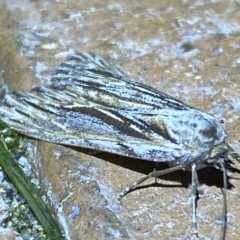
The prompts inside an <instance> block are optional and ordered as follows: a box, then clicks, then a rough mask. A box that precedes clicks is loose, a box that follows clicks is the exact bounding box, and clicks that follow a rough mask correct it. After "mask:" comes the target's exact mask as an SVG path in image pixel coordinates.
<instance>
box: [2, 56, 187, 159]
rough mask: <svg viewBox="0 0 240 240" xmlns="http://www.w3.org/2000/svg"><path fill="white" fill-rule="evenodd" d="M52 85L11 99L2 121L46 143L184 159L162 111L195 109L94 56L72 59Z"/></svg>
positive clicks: (7, 98)
mask: <svg viewBox="0 0 240 240" xmlns="http://www.w3.org/2000/svg"><path fill="white" fill-rule="evenodd" d="M51 81H52V83H51V84H50V85H48V86H38V87H35V88H33V89H32V90H31V91H30V92H28V93H26V94H24V93H21V92H12V93H10V94H7V95H6V96H5V98H4V100H3V101H2V103H1V106H0V117H1V119H2V120H3V121H4V122H5V123H7V124H8V125H9V126H11V128H13V129H15V130H16V131H18V132H21V133H22V134H25V135H27V136H31V137H33V138H37V139H41V140H45V141H51V142H55V143H60V144H65V145H72V146H80V147H86V148H92V149H96V150H101V151H106V152H111V153H115V154H120V155H124V156H129V157H136V158H143V159H146V160H153V161H154V160H155V161H172V160H174V158H175V157H176V156H177V157H179V156H181V145H179V144H178V143H177V142H176V141H175V140H174V139H171V137H170V135H169V133H168V129H166V126H165V122H164V121H166V120H162V118H161V112H162V110H164V109H171V110H173V111H174V109H176V110H188V109H190V107H189V106H187V105H185V104H184V103H181V102H179V101H178V100H176V99H174V98H172V97H170V96H168V95H166V94H164V93H162V92H160V91H157V90H155V89H153V88H151V87H149V86H146V85H144V84H141V83H137V82H134V81H131V80H129V79H127V78H126V77H125V76H124V75H123V74H122V73H121V72H120V71H119V70H118V69H117V68H116V67H115V66H114V65H112V64H111V63H109V62H108V61H106V60H104V59H103V58H101V57H99V56H98V55H95V54H92V53H76V54H73V55H71V56H70V57H69V58H68V59H67V60H66V61H65V62H63V63H62V64H61V65H60V66H59V67H57V69H56V70H55V71H54V72H53V74H52V79H51ZM164 119H165V118H164ZM172 149H175V153H174V154H173V153H171V151H172ZM185 154H186V152H185Z"/></svg>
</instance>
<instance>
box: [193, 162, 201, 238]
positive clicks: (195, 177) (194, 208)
mask: <svg viewBox="0 0 240 240" xmlns="http://www.w3.org/2000/svg"><path fill="white" fill-rule="evenodd" d="M191 170H192V183H191V195H192V223H193V231H194V234H195V236H196V237H197V238H198V229H197V194H198V190H197V188H198V185H199V181H198V175H197V167H196V164H195V163H193V164H192V165H191Z"/></svg>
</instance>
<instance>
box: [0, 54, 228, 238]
mask: <svg viewBox="0 0 240 240" xmlns="http://www.w3.org/2000/svg"><path fill="white" fill-rule="evenodd" d="M0 118H1V120H2V121H4V122H5V123H6V124H7V125H8V126H10V127H11V128H12V129H14V130H16V131H18V132H20V133H22V134H24V135H27V136H30V137H33V138H36V139H41V140H45V141H49V142H54V143H58V144H64V145H70V146H79V147H84V148H89V149H94V150H100V151H103V152H109V153H113V154H118V155H122V156H127V157H132V158H136V159H144V160H149V161H154V162H166V163H167V164H168V165H169V168H168V169H166V170H160V171H153V172H151V173H149V174H148V175H146V176H144V177H143V178H141V179H139V180H138V181H136V182H135V183H134V184H133V185H132V186H131V187H129V188H127V189H126V190H125V191H124V192H122V193H121V194H120V198H122V197H123V196H124V195H125V194H127V193H128V192H129V191H130V190H131V189H133V188H135V187H136V186H137V185H139V184H140V183H142V182H144V181H145V180H147V179H148V178H150V177H159V176H161V175H164V174H167V173H170V172H173V171H176V170H180V169H183V170H187V171H191V172H192V183H191V189H192V196H193V201H192V202H193V225H194V232H195V234H196V235H197V226H196V225H197V221H196V196H197V186H198V178H197V170H198V169H201V168H204V167H206V166H213V167H215V168H218V169H220V170H222V171H223V178H224V186H225V187H224V189H225V190H226V185H227V180H226V170H225V168H226V167H227V168H228V167H230V166H231V165H232V162H231V161H230V160H229V159H228V155H229V154H230V153H231V151H232V150H231V149H230V147H229V146H228V145H227V144H226V143H225V139H226V137H227V134H226V132H225V130H224V128H223V126H222V124H221V123H220V121H219V120H218V119H216V118H214V117H213V116H210V115H209V114H207V113H204V112H202V111H200V110H197V109H195V108H193V107H191V106H189V105H187V104H185V103H183V102H181V101H179V100H178V99H176V98H173V97H171V96H169V95H167V94H165V93H163V92H161V91H158V90H156V89H154V88H152V87H150V86H147V85H144V84H142V83H138V82H135V81H132V80H130V79H128V78H127V77H126V76H125V75H124V74H123V73H122V72H121V71H120V70H118V68H117V67H115V66H114V65H113V64H112V63H110V62H109V61H107V60H105V59H103V58H102V57H100V56H98V55H96V54H94V53H74V54H72V55H70V56H69V57H68V58H67V60H66V61H64V62H63V63H62V64H60V65H59V66H58V67H57V68H56V70H55V71H54V72H53V73H52V77H51V83H50V84H49V85H46V86H37V87H34V88H33V89H32V90H31V91H29V92H27V93H23V92H20V91H13V92H11V93H8V94H6V95H5V97H4V99H3V100H2V102H1V104H0ZM225 214H226V210H225V212H224V213H223V216H224V217H223V221H224V224H225ZM221 238H222V239H224V231H223V233H222V236H221Z"/></svg>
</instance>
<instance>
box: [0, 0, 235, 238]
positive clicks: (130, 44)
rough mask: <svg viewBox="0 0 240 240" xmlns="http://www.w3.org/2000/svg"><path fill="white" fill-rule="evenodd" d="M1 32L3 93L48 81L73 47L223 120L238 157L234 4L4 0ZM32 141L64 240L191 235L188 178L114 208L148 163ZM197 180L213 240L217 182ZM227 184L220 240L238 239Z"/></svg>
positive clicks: (204, 224)
mask: <svg viewBox="0 0 240 240" xmlns="http://www.w3.org/2000/svg"><path fill="white" fill-rule="evenodd" d="M0 29H1V31H0V67H1V69H2V71H3V78H4V80H5V82H6V84H7V85H8V86H9V89H11V90H28V89H30V88H31V87H33V86H34V85H36V84H47V83H49V80H50V73H51V72H52V71H53V69H54V67H55V66H57V65H58V64H59V63H60V62H62V61H63V60H64V59H65V57H66V56H67V55H68V54H69V53H70V52H71V51H73V50H75V51H91V52H95V53H98V54H100V55H102V56H105V57H109V58H111V59H112V60H113V61H115V62H116V63H118V65H119V67H120V68H121V69H122V70H123V71H124V72H125V73H126V74H127V75H128V76H129V77H130V78H132V79H135V80H136V81H141V82H144V83H147V84H149V85H151V86H153V87H155V88H158V89H159V90H162V91H164V92H167V93H169V94H171V95H173V96H175V97H177V98H179V99H181V100H183V101H185V102H186V103H188V104H191V105H192V106H195V107H197V108H199V109H201V110H204V111H206V112H208V113H210V114H212V115H214V116H216V117H218V118H220V119H223V120H224V122H225V128H226V130H227V132H228V134H229V138H228V142H230V143H232V146H233V147H234V149H235V150H236V151H239V142H238V140H239V132H240V118H239V109H240V105H239V98H240V87H239V86H240V84H239V75H240V70H239V69H240V57H239V56H240V55H239V53H240V44H239V42H240V18H239V3H238V2H237V1H170V2H169V1H124V2H123V3H121V2H119V1H96V0H93V1H85V0H83V1H76V0H69V1H43V0H36V1H29V0H23V1H19V2H18V3H16V2H13V1H11V0H5V1H1V3H0ZM32 144H33V145H34V146H35V147H34V149H37V154H36V155H35V161H33V163H32V164H33V167H34V168H35V169H36V175H37V176H38V178H39V181H40V183H41V186H42V191H43V192H44V193H45V194H47V195H48V196H49V198H50V200H51V202H52V206H53V212H55V214H56V216H57V218H58V220H59V222H60V224H61V225H62V227H63V229H64V232H65V234H66V238H67V239H72V240H78V239H146V238H148V239H190V238H191V237H192V236H193V231H192V228H191V204H190V191H189V189H187V186H188V184H189V181H190V174H189V173H184V172H181V171H180V172H177V173H174V174H171V175H168V176H166V177H165V178H164V179H165V180H163V181H161V182H160V183H161V184H158V185H156V184H155V185H150V186H149V185H146V186H147V187H144V188H139V189H138V190H136V191H133V192H131V193H130V194H128V195H127V196H126V197H125V198H124V199H123V200H122V205H119V204H118V203H117V197H118V194H119V193H120V192H121V191H122V190H123V189H125V188H126V187H127V186H129V185H130V184H131V183H132V182H134V181H135V180H136V179H138V178H139V177H141V176H142V175H143V174H147V173H148V172H150V171H151V170H152V169H153V168H154V164H153V163H151V162H146V161H140V160H134V159H128V158H121V157H119V156H116V155H108V154H97V155H95V156H91V155H89V154H88V152H86V153H83V151H82V150H81V149H70V148H68V147H64V146H58V145H54V144H50V143H44V142H33V141H32ZM237 166H238V167H239V164H236V167H237ZM199 176H200V182H201V184H202V185H201V188H200V193H201V194H200V200H199V202H198V226H199V234H200V237H201V238H204V239H219V233H220V228H219V219H220V217H221V209H222V194H221V191H220V187H221V181H222V175H221V173H220V172H219V171H216V170H211V169H205V170H203V171H201V172H200V174H199ZM231 176H233V174H231ZM235 176H236V177H238V175H237V174H236V173H235ZM152 182H153V181H152ZM230 182H231V184H232V185H233V186H234V187H232V188H231V189H229V190H228V195H227V199H228V218H229V222H228V228H227V239H239V236H240V221H239V215H240V204H239V203H240V202H239V201H240V200H239V195H240V192H239V190H240V182H239V180H238V179H231V180H230ZM148 183H149V184H150V183H151V182H150V181H149V182H148ZM148 183H146V184H148Z"/></svg>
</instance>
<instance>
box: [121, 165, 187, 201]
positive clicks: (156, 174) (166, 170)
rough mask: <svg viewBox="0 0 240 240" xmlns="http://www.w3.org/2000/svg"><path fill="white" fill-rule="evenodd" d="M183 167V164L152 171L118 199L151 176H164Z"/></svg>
mask: <svg viewBox="0 0 240 240" xmlns="http://www.w3.org/2000/svg"><path fill="white" fill-rule="evenodd" d="M182 168H183V167H182V166H181V165H178V166H175V167H172V168H168V169H164V170H159V171H155V170H154V171H152V172H150V173H149V174H148V175H147V176H144V177H142V178H140V179H139V180H138V181H136V182H134V183H133V184H132V185H131V186H130V187H128V188H126V189H125V190H124V191H123V192H121V193H120V195H119V197H118V201H119V202H120V201H121V199H122V198H123V197H124V196H125V195H126V194H127V193H128V192H129V191H131V190H132V189H134V188H135V187H137V186H138V185H139V184H141V183H143V182H145V181H146V180H148V179H149V178H152V177H153V178H157V177H160V176H163V175H165V174H168V173H171V172H175V171H177V170H180V169H182Z"/></svg>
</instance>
